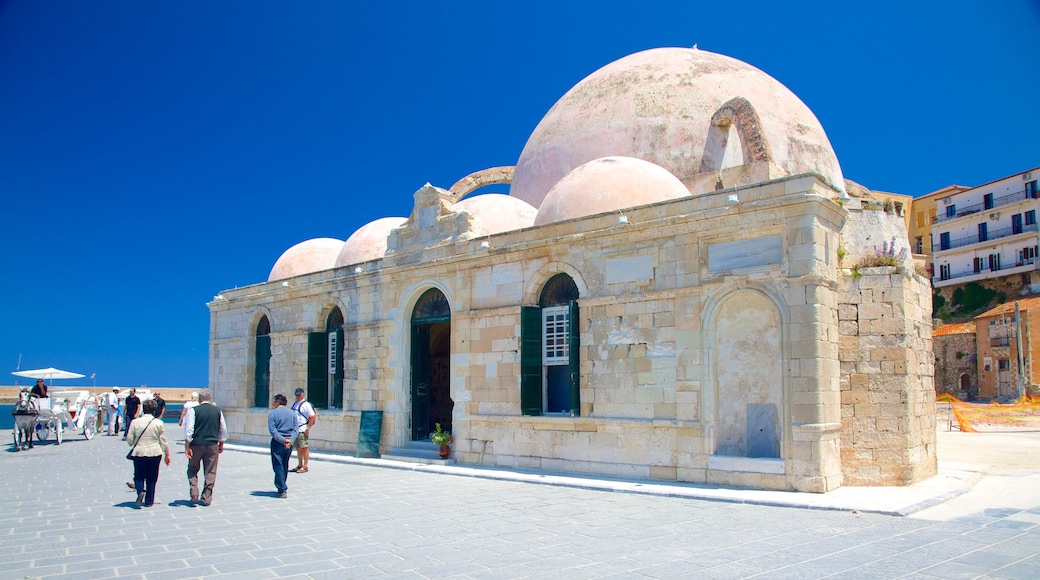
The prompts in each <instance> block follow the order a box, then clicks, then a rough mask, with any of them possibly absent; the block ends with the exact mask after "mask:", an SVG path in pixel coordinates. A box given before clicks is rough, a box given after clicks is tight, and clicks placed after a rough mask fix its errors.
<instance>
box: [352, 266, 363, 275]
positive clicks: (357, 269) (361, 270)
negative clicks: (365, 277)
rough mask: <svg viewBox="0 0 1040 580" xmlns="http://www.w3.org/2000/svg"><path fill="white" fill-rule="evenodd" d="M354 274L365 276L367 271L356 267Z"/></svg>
mask: <svg viewBox="0 0 1040 580" xmlns="http://www.w3.org/2000/svg"><path fill="white" fill-rule="evenodd" d="M354 273H355V274H364V273H365V270H364V269H363V268H362V267H361V266H356V267H354Z"/></svg>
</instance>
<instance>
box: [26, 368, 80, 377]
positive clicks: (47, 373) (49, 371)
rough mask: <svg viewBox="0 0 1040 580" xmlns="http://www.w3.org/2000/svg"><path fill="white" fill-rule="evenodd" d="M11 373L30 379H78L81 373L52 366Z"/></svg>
mask: <svg viewBox="0 0 1040 580" xmlns="http://www.w3.org/2000/svg"><path fill="white" fill-rule="evenodd" d="M11 374H12V375H15V376H18V377H26V378H30V379H80V378H83V375H81V374H79V373H73V372H69V371H63V370H61V369H56V368H54V367H47V368H45V369H33V370H29V371H14V372H13V373H11Z"/></svg>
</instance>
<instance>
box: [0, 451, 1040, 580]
mask: <svg viewBox="0 0 1040 580" xmlns="http://www.w3.org/2000/svg"><path fill="white" fill-rule="evenodd" d="M126 450H127V446H126V444H125V443H124V442H122V441H121V440H120V439H119V438H117V437H104V436H101V437H97V438H95V439H94V440H92V441H86V440H82V439H78V440H77V439H74V438H73V439H69V440H66V442H65V443H63V444H62V445H61V446H58V445H55V444H53V443H50V444H44V445H40V446H38V447H36V448H35V449H33V450H32V451H29V452H23V453H14V452H11V451H7V450H4V451H0V473H2V474H3V478H0V492H2V493H0V578H73V577H75V578H83V577H90V578H148V579H155V578H160V579H171V580H172V579H182V578H222V579H232V578H243V579H248V580H261V579H265V578H309V579H316V578H373V577H387V578H434V577H437V578H457V579H476V578H494V579H496V580H497V579H502V578H554V579H558V578H561V577H564V578H643V579H645V578H751V577H756V576H761V577H767V576H768V577H770V578H774V577H775V578H829V577H830V578H838V577H840V578H868V577H869V578H891V577H907V578H915V577H916V578H933V579H934V578H935V577H973V578H974V577H981V578H1037V577H1040V556H1038V554H1037V547H1038V546H1040V523H1038V522H1037V521H1036V520H1037V516H1040V500H1038V501H1036V502H1032V500H1030V501H1022V500H1021V499H1017V500H1016V501H1017V503H1012V504H1007V503H1003V504H1002V503H993V504H992V505H990V504H989V503H987V504H986V506H987V507H986V508H985V509H983V510H982V511H973V510H970V509H964V510H962V512H961V513H960V515H957V514H953V515H951V514H949V513H944V514H943V517H942V518H937V519H924V518H919V517H917V516H918V515H919V514H921V513H926V512H928V511H930V510H929V509H925V510H920V511H917V512H916V513H915V514H914V517H902V516H899V515H893V514H900V513H903V512H904V511H905V510H908V509H911V508H912V507H913V506H916V505H921V504H922V502H939V503H938V504H936V506H938V507H942V506H943V505H945V503H944V502H943V501H941V498H942V497H944V494H949V493H953V492H951V488H950V483H951V482H953V483H954V484H956V485H957V486H963V484H964V482H966V481H969V480H971V479H972V478H975V479H978V478H984V477H985V474H984V473H982V472H976V471H972V470H970V469H968V470H963V471H962V473H965V474H968V475H966V476H965V477H964V478H961V479H958V478H949V479H947V480H942V481H946V483H945V484H939V483H935V482H932V484H931V485H930V486H927V487H926V488H925V489H924V491H922V490H921V489H916V490H910V489H908V488H897V489H894V490H893V489H886V490H881V491H880V492H873V491H869V490H866V491H865V490H863V489H862V488H844V489H850V490H851V491H850V492H847V493H846V494H845V495H844V496H832V494H827V495H826V496H817V495H813V494H788V493H785V492H760V491H753V490H732V489H722V488H698V487H696V486H685V485H666V484H657V483H650V482H620V481H609V480H596V479H591V478H575V477H570V476H558V475H550V474H533V473H516V472H508V471H500V470H490V469H474V468H463V467H458V466H428V465H422V466H420V465H418V464H416V465H414V466H413V465H402V464H399V463H398V464H396V465H388V464H387V462H382V461H381V460H371V459H355V458H350V457H343V456H335V455H332V454H323V453H315V454H313V457H312V462H311V470H310V472H309V473H307V474H302V475H298V474H291V475H290V478H289V488H290V489H289V498H288V499H278V498H275V497H273V495H272V493H271V492H272V491H273V490H272V488H273V474H272V472H271V467H270V460H269V458H268V456H267V454H266V452H264V450H260V449H256V448H248V447H244V446H230V445H229V446H228V450H227V451H225V453H224V454H223V455H222V456H221V459H220V469H219V475H218V478H217V485H216V492H215V495H214V503H213V505H212V506H210V507H191V506H190V504H189V503H188V502H187V501H186V499H187V493H188V492H187V481H186V478H185V468H186V461H185V459H184V457H183V455H181V454H179V453H178V454H176V455H175V456H174V462H173V465H172V466H171V467H169V468H167V467H165V466H164V467H163V468H162V470H161V473H160V480H159V485H158V493H157V496H156V505H155V506H154V507H152V508H148V509H134V507H133V499H134V493H133V492H132V491H130V490H128V489H127V488H126V486H125V483H124V482H125V481H127V480H128V479H129V478H130V474H131V471H132V464H131V463H130V462H128V461H126V460H125V459H124V455H125V454H126ZM980 473H981V475H980ZM1006 475H1007V474H1004V475H1001V476H1002V477H1003V476H1006ZM1019 475H1021V474H1019ZM1031 476H1032V475H1031V474H1027V475H1026V476H1025V477H1024V478H1021V479H1024V480H1026V481H1028V477H1031ZM915 487H916V486H915ZM839 491H840V490H839ZM970 491H971V489H970V487H968V488H967V489H966V490H964V491H962V492H960V493H959V494H956V495H954V497H955V498H958V499H967V498H970V495H971V494H970V493H969V492H970ZM857 492H859V493H857ZM1035 493H1040V492H1035ZM1037 497H1040V496H1037ZM871 501H877V502H878V504H872V503H871ZM1031 502H1032V503H1031ZM947 503H948V502H947ZM991 503H992V502H991Z"/></svg>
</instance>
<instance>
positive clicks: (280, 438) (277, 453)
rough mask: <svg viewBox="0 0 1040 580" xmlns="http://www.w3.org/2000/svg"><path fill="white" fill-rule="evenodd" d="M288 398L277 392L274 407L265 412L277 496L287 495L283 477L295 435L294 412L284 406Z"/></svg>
mask: <svg viewBox="0 0 1040 580" xmlns="http://www.w3.org/2000/svg"><path fill="white" fill-rule="evenodd" d="M288 403H289V400H288V399H286V398H285V395H283V394H281V393H279V394H277V395H275V396H274V409H271V412H270V413H268V414H267V430H268V431H269V432H270V433H271V468H272V469H274V487H275V489H277V490H278V497H281V498H285V497H289V486H288V485H286V482H285V478H286V477H287V476H288V474H289V456H290V455H292V440H293V437H294V436H295V435H296V413H294V412H293V411H292V410H291V409H289V408H288V407H286V406H285V405H287V404H288Z"/></svg>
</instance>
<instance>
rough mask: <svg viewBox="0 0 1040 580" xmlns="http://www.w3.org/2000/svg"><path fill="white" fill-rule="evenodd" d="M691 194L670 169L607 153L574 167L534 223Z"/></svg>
mask: <svg viewBox="0 0 1040 580" xmlns="http://www.w3.org/2000/svg"><path fill="white" fill-rule="evenodd" d="M688 195H690V192H689V191H688V190H687V189H686V186H684V185H683V184H682V182H681V181H679V180H678V179H676V177H675V176H674V175H672V174H671V173H668V171H667V170H665V169H663V168H661V167H659V166H657V165H654V164H653V163H650V162H649V161H643V160H642V159H633V158H632V157H604V158H603V159H595V160H593V161H589V162H588V163H585V164H583V165H581V166H579V167H577V168H575V169H574V171H571V172H570V173H568V174H567V175H566V176H564V178H563V179H561V180H560V181H559V182H557V183H556V185H554V186H553V188H552V189H551V190H549V194H548V195H546V196H545V200H544V201H543V202H542V205H541V207H539V208H538V215H537V216H536V217H535V220H534V224H535V225H536V226H540V225H543V224H548V223H553V222H558V221H563V220H568V219H572V218H579V217H583V216H587V215H593V214H597V213H604V212H608V211H613V210H616V209H623V208H626V207H635V206H637V205H647V204H650V203H655V202H659V201H665V200H669V199H675V198H678V197H684V196H688Z"/></svg>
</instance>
